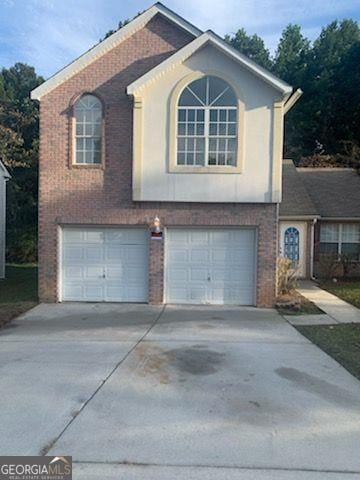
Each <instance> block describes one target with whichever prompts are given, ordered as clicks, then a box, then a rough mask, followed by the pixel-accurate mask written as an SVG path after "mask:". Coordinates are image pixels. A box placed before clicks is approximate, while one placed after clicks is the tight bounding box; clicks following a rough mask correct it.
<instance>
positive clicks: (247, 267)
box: [32, 3, 300, 307]
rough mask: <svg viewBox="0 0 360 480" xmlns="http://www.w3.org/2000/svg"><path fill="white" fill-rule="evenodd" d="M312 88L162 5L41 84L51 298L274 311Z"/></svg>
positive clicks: (42, 247)
mask: <svg viewBox="0 0 360 480" xmlns="http://www.w3.org/2000/svg"><path fill="white" fill-rule="evenodd" d="M299 95H300V92H293V89H292V88H291V87H290V86H289V85H287V84H286V83H285V82H283V81H281V80H280V79H278V78H276V77H275V76H274V75H273V74H272V73H270V72H268V71H266V70H265V69H263V68H262V67H260V66H259V65H257V64H255V63H254V62H253V61H251V60H249V59H248V58H247V57H245V56H244V55H242V54H240V53H239V52H238V51H236V50H234V49H233V48H231V47H230V46H229V45H227V44H226V43H225V42H224V41H223V40H222V39H221V38H219V37H218V36H216V35H215V34H214V33H213V32H211V31H207V32H202V31H200V30H199V29H198V28H196V27H194V26H193V25H191V24H190V23H188V22H187V21H185V20H184V19H183V18H181V17H179V16H178V15H176V14H175V13H173V12H172V11H170V10H169V9H167V8H166V7H164V6H163V5H161V4H159V3H157V4H155V5H154V6H153V7H151V8H150V9H148V10H147V11H145V12H144V13H142V14H141V15H139V16H138V17H136V18H135V19H134V20H133V21H132V22H130V23H129V24H128V25H126V26H125V27H123V28H121V29H120V30H119V31H117V32H116V33H114V34H113V35H111V36H110V37H109V38H107V39H105V40H104V41H102V42H101V43H100V44H98V45H96V46H95V47H94V48H92V49H91V50H89V51H88V52H87V53H85V54H84V55H83V56H81V57H80V58H78V59H77V60H75V61H74V62H73V63H71V64H70V65H69V66H67V67H65V68H64V69H63V70H61V71H60V72H59V73H57V74H55V75H54V76H53V77H51V78H50V79H49V80H47V81H46V82H45V83H43V84H42V85H40V86H39V87H37V88H36V89H35V90H34V91H33V92H32V98H33V99H37V100H40V112H41V115H40V197H39V269H40V270H39V280H40V281H39V285H40V287H39V288H40V298H41V300H42V301H46V302H55V301H65V300H70V301H114V302H118V301H120V302H150V303H162V302H166V303H195V304H196V303H210V304H244V305H257V306H261V307H270V306H272V305H273V304H274V300H275V295H276V258H277V254H278V233H277V230H278V204H279V202H280V201H281V169H282V146H283V118H284V114H285V112H286V111H287V110H289V108H291V106H292V105H293V104H294V103H295V101H296V100H297V98H298V97H299Z"/></svg>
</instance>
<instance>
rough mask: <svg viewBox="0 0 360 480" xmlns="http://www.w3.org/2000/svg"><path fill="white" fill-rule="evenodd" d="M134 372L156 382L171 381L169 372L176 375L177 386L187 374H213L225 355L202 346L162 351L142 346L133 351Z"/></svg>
mask: <svg viewBox="0 0 360 480" xmlns="http://www.w3.org/2000/svg"><path fill="white" fill-rule="evenodd" d="M135 352H136V364H137V365H136V372H137V374H138V375H140V376H143V377H146V376H151V377H153V378H155V379H156V380H157V381H158V382H159V383H163V384H167V383H169V382H170V379H171V373H175V374H177V377H178V378H177V379H178V381H179V382H180V383H184V382H185V381H186V375H188V374H190V375H211V374H213V373H216V372H217V371H218V370H219V369H220V368H221V365H222V363H223V362H224V357H225V354H224V353H219V352H216V351H214V350H210V349H208V348H206V347H205V346H204V345H194V346H192V347H185V348H175V349H172V350H167V351H165V350H163V349H161V348H160V347H158V346H155V345H151V346H150V345H149V344H142V345H139V347H138V348H137V349H136V351H135Z"/></svg>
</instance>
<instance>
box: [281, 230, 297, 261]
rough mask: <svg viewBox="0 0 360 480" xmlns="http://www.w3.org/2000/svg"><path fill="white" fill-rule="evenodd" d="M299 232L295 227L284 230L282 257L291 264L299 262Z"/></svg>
mask: <svg viewBox="0 0 360 480" xmlns="http://www.w3.org/2000/svg"><path fill="white" fill-rule="evenodd" d="M299 237H300V235H299V230H298V229H297V228H295V227H289V228H287V229H286V230H285V238H284V255H285V257H286V258H289V259H290V260H292V261H293V262H298V261H299V250H300V249H299V243H300V241H299V240H300V239H299Z"/></svg>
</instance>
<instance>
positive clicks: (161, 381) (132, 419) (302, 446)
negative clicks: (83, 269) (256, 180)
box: [0, 304, 360, 480]
mask: <svg viewBox="0 0 360 480" xmlns="http://www.w3.org/2000/svg"><path fill="white" fill-rule="evenodd" d="M0 391H1V413H0V452H2V455H38V454H40V453H42V454H47V455H72V457H73V462H74V476H73V478H74V480H100V479H101V480H119V479H126V480H183V479H185V478H186V479H187V480H258V479H259V480H332V479H334V480H359V478H360V456H359V445H360V430H359V424H360V409H359V398H360V383H359V382H358V381H357V380H356V379H355V378H354V377H353V376H351V375H350V373H349V372H347V371H346V370H345V369H344V368H343V367H341V366H340V365H339V364H338V363H337V362H336V361H335V360H333V359H332V358H331V357H329V356H328V355H326V354H325V353H324V352H323V351H321V350H320V349H319V348H318V347H316V346H315V345H314V344H312V343H311V342H309V340H308V339H306V338H305V337H303V336H302V335H300V333H299V332H297V331H296V330H295V329H294V328H292V327H291V325H289V324H288V323H287V322H285V321H284V320H283V318H282V317H281V316H280V315H279V314H278V313H277V312H276V311H275V310H267V309H255V308H239V307H238V308H237V307H191V306H187V307H180V306H176V307H175V306H166V307H157V306H148V305H126V304H58V305H39V306H38V307H36V308H34V309H33V310H31V311H29V312H27V313H26V314H25V315H24V316H22V317H21V318H18V319H17V320H15V321H14V322H12V323H10V324H9V325H8V326H7V327H6V328H3V329H1V330H0Z"/></svg>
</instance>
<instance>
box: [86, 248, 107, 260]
mask: <svg viewBox="0 0 360 480" xmlns="http://www.w3.org/2000/svg"><path fill="white" fill-rule="evenodd" d="M103 256H104V254H103V249H102V247H101V246H91V247H85V257H84V260H85V261H91V262H98V261H100V260H103Z"/></svg>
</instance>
